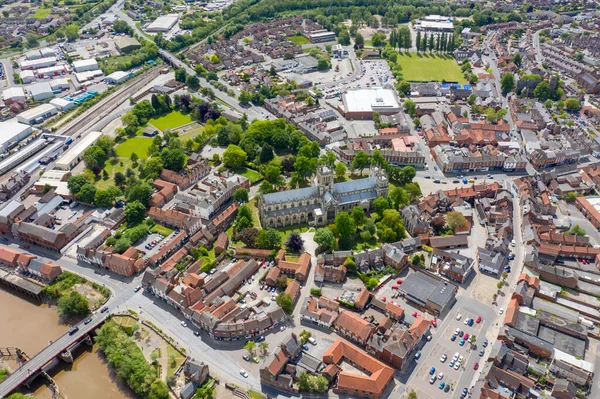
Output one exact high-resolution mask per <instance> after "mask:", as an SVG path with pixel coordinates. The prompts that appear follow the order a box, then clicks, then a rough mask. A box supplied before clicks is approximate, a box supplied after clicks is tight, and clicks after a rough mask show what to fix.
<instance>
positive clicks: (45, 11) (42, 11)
mask: <svg viewBox="0 0 600 399" xmlns="http://www.w3.org/2000/svg"><path fill="white" fill-rule="evenodd" d="M51 12H52V8H45V7H39V8H38V9H37V10H36V11H35V14H33V18H37V19H44V18H46V17H47V16H48V15H50V13H51Z"/></svg>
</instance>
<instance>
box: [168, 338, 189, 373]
mask: <svg viewBox="0 0 600 399" xmlns="http://www.w3.org/2000/svg"><path fill="white" fill-rule="evenodd" d="M171 354H174V355H175V364H173V362H171ZM184 360H185V356H181V354H180V353H179V352H177V350H176V349H175V348H174V347H173V346H172V345H171V344H167V376H172V375H173V373H175V371H177V369H178V368H179V366H181V363H183V361H184Z"/></svg>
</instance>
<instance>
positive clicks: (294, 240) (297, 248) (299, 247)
mask: <svg viewBox="0 0 600 399" xmlns="http://www.w3.org/2000/svg"><path fill="white" fill-rule="evenodd" d="M285 246H286V247H287V249H288V251H290V252H302V251H303V250H304V240H303V239H302V237H300V234H299V233H297V232H295V231H292V232H291V233H290V236H289V237H288V239H287V241H286V243H285Z"/></svg>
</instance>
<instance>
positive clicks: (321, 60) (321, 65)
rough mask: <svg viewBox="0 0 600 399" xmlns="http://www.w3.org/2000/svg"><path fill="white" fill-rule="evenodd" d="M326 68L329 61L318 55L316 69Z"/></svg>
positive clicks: (322, 69)
mask: <svg viewBox="0 0 600 399" xmlns="http://www.w3.org/2000/svg"><path fill="white" fill-rule="evenodd" d="M326 69H329V61H327V60H326V59H325V58H322V57H320V58H319V59H318V61H317V71H324V70H326Z"/></svg>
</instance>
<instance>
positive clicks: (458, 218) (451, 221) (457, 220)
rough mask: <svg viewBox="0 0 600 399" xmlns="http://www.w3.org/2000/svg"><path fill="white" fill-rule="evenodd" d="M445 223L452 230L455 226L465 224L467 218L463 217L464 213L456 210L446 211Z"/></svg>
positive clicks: (458, 226)
mask: <svg viewBox="0 0 600 399" xmlns="http://www.w3.org/2000/svg"><path fill="white" fill-rule="evenodd" d="M446 223H447V224H448V227H449V228H451V229H452V230H454V229H457V228H462V227H465V226H466V225H467V219H465V217H464V215H463V214H462V213H460V212H457V211H452V212H448V213H447V214H446Z"/></svg>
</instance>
